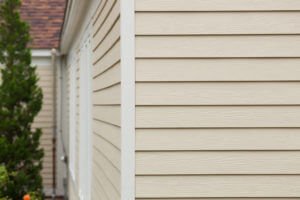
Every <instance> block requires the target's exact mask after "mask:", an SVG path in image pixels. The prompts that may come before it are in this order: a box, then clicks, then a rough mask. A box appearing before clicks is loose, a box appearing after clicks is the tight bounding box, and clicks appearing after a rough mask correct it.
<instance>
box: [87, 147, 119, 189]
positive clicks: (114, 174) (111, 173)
mask: <svg viewBox="0 0 300 200" xmlns="http://www.w3.org/2000/svg"><path fill="white" fill-rule="evenodd" d="M93 155H94V163H96V165H97V166H98V167H101V168H102V169H103V173H104V174H105V176H106V177H107V179H109V180H110V182H111V183H112V184H113V186H114V188H116V189H117V191H118V192H120V191H121V185H120V183H121V180H120V179H121V176H120V171H119V169H117V168H116V167H115V166H114V165H112V163H111V162H110V160H108V159H107V158H106V157H105V156H103V154H101V153H99V152H98V151H97V150H94V152H93ZM95 175H96V174H95Z"/></svg>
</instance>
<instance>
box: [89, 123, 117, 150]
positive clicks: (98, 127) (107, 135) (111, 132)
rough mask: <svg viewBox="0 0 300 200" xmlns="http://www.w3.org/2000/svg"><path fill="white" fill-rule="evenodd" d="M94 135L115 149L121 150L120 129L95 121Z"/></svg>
mask: <svg viewBox="0 0 300 200" xmlns="http://www.w3.org/2000/svg"><path fill="white" fill-rule="evenodd" d="M93 131H94V134H96V135H98V136H100V137H102V138H104V139H105V140H107V141H109V142H111V144H113V145H114V146H115V147H117V148H119V149H121V135H120V134H121V130H120V127H117V126H114V125H111V124H107V123H103V122H101V121H97V120H93Z"/></svg>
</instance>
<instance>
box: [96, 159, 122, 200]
mask: <svg viewBox="0 0 300 200" xmlns="http://www.w3.org/2000/svg"><path fill="white" fill-rule="evenodd" d="M93 169H94V172H95V173H94V175H95V176H96V177H95V178H96V179H97V180H98V181H99V183H100V184H101V186H102V188H103V189H104V190H105V193H106V194H107V197H108V200H117V199H120V194H119V192H118V191H117V189H116V188H115V187H114V186H113V184H112V183H111V182H110V180H109V179H108V177H107V176H106V175H105V173H104V172H103V169H101V168H100V167H99V165H97V164H95V163H94V166H93Z"/></svg>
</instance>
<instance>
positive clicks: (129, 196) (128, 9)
mask: <svg viewBox="0 0 300 200" xmlns="http://www.w3.org/2000/svg"><path fill="white" fill-rule="evenodd" d="M120 1H121V5H120V12H121V14H120V15H121V19H120V20H121V96H122V98H121V103H122V105H121V119H122V122H121V128H122V131H121V137H122V144H121V152H122V157H121V163H122V164H121V188H122V191H121V200H134V199H135V42H134V34H135V31H134V30H135V25H134V22H135V19H134V0H120Z"/></svg>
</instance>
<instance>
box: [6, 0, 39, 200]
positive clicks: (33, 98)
mask: <svg viewBox="0 0 300 200" xmlns="http://www.w3.org/2000/svg"><path fill="white" fill-rule="evenodd" d="M20 4H21V3H20V0H2V3H1V4H0V66H2V68H1V83H0V149H1V151H0V165H4V166H5V167H6V170H7V171H8V176H9V181H8V182H6V186H5V187H1V188H0V193H2V195H3V196H4V197H9V198H10V199H12V200H20V199H22V197H23V195H24V194H26V193H27V192H28V191H34V192H35V194H36V195H37V196H42V189H43V188H42V177H41V175H40V173H41V169H42V158H43V154H44V153H43V149H41V148H40V142H39V141H40V137H41V134H42V131H41V130H40V129H35V130H34V129H32V123H33V121H34V118H35V117H36V116H37V114H38V113H39V111H40V110H41V106H42V98H43V95H42V91H41V88H40V87H39V86H38V85H37V82H38V77H37V75H36V71H35V70H36V69H35V67H33V66H32V65H31V50H30V49H29V48H28V43H29V41H30V34H29V26H28V24H27V23H25V22H23V21H22V20H21V19H20V14H19V7H20ZM0 198H1V197H0Z"/></svg>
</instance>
